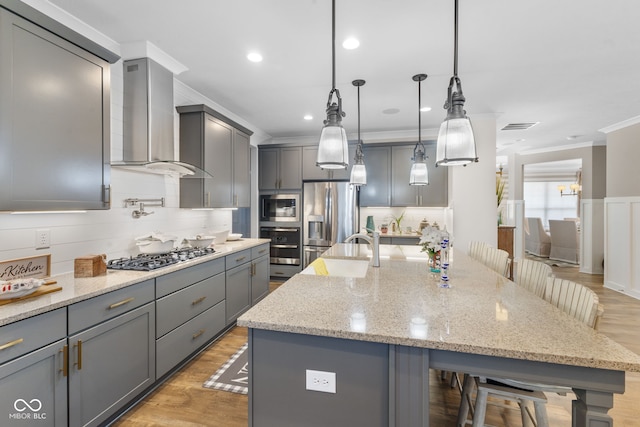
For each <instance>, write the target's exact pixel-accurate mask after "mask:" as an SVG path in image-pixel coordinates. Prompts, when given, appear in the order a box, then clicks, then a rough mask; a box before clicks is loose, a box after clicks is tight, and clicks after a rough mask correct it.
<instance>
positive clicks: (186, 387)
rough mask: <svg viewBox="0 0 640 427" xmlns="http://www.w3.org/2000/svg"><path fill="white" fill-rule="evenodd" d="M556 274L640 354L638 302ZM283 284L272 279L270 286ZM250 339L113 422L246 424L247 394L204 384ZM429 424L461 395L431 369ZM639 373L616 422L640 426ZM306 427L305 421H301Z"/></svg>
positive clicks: (230, 343)
mask: <svg viewBox="0 0 640 427" xmlns="http://www.w3.org/2000/svg"><path fill="white" fill-rule="evenodd" d="M553 270H554V274H555V275H556V276H558V277H562V278H565V279H569V280H573V281H575V282H578V283H582V284H584V285H587V286H589V287H590V288H592V289H593V290H594V291H595V292H596V293H597V294H598V295H599V297H600V302H601V303H602V304H604V309H605V312H604V316H603V318H602V321H601V323H600V328H599V330H600V332H602V333H603V334H605V335H607V336H609V337H611V338H612V339H614V340H615V341H617V342H619V343H620V344H622V345H624V346H625V347H627V348H629V349H630V350H632V351H634V352H636V353H639V354H640V301H639V300H636V299H634V298H631V297H628V296H626V295H623V294H621V293H618V292H615V291H611V290H609V289H605V288H604V287H603V285H602V283H603V276H602V275H590V274H582V273H579V272H578V269H577V268H555V267H554V268H553ZM278 285H279V283H277V282H272V290H273V289H274V288H275V287H277V286H278ZM246 339H247V331H246V329H245V328H239V327H235V328H233V329H232V330H231V331H230V332H228V333H227V334H226V335H225V336H223V337H222V338H221V339H220V340H218V341H216V342H214V343H213V344H212V345H211V346H210V347H209V348H208V349H207V350H205V351H204V352H202V353H201V354H200V355H199V356H198V357H196V358H195V359H194V360H192V361H191V362H190V363H189V364H188V365H186V366H185V367H184V368H183V369H181V370H180V371H178V372H177V373H176V374H175V375H174V376H173V377H171V378H170V379H169V380H168V381H167V382H165V383H164V384H163V385H162V386H161V387H159V388H158V389H157V390H155V391H154V392H153V393H152V394H150V395H149V396H148V397H146V398H145V399H144V400H143V401H141V402H140V403H139V404H138V405H136V406H135V407H134V408H132V409H131V410H130V411H129V412H128V413H126V414H125V415H124V416H122V417H121V418H120V419H119V420H118V421H117V422H116V423H114V424H113V425H114V426H119V427H127V426H133V427H142V426H145V427H147V426H187V427H188V426H216V427H217V426H220V427H246V426H247V424H248V415H247V407H248V398H247V396H244V395H240V394H236V393H230V392H225V391H217V390H210V389H205V388H203V387H202V383H203V382H204V381H205V380H207V379H208V378H209V376H211V375H212V374H213V373H214V372H215V371H216V369H218V367H219V366H220V365H221V364H222V363H224V362H225V361H226V360H227V359H228V358H229V357H230V356H231V355H232V354H233V353H235V351H236V350H237V349H238V348H239V347H240V346H241V345H242V344H244V342H245V341H246ZM430 379H431V381H430V408H431V409H430V410H431V414H430V424H431V425H432V426H437V427H449V426H455V422H456V416H457V413H458V405H459V402H460V394H459V392H458V391H457V389H455V388H451V387H450V386H449V383H448V381H442V380H440V378H439V376H438V375H437V374H436V373H435V372H434V371H432V372H431V377H430ZM547 397H548V399H549V403H548V404H547V411H548V415H549V423H550V424H549V425H550V426H553V427H562V426H567V427H568V426H570V425H571V400H572V399H573V397H572V396H559V395H555V394H548V395H547ZM638 402H640V374H638V373H627V389H626V392H625V394H623V395H615V396H614V407H613V409H612V410H611V411H610V412H609V413H610V415H611V416H612V417H613V419H614V422H615V425H616V427H640V409H638ZM486 422H487V423H488V424H491V425H495V426H505V427H513V426H521V425H522V423H521V421H520V412H519V410H517V407H514V409H513V410H511V409H501V408H497V407H495V406H489V408H488V411H487V418H486ZM301 427H304V426H301Z"/></svg>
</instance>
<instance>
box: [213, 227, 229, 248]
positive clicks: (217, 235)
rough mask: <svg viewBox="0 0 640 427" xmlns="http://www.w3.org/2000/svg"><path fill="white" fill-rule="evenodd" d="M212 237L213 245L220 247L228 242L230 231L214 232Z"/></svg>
mask: <svg viewBox="0 0 640 427" xmlns="http://www.w3.org/2000/svg"><path fill="white" fill-rule="evenodd" d="M211 235H212V236H213V237H214V240H213V243H214V244H216V245H219V244H222V243H224V242H226V241H227V236H229V230H220V231H213V232H212V233H211Z"/></svg>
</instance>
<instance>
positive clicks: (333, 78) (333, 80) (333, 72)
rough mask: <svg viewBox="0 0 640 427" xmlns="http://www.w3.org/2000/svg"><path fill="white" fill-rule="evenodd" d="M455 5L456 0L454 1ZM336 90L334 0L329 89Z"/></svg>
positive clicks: (333, 6) (333, 3)
mask: <svg viewBox="0 0 640 427" xmlns="http://www.w3.org/2000/svg"><path fill="white" fill-rule="evenodd" d="M456 4H457V0H456ZM335 88H336V0H332V1H331V89H332V90H335Z"/></svg>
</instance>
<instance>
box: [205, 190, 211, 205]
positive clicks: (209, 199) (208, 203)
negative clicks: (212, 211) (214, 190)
mask: <svg viewBox="0 0 640 427" xmlns="http://www.w3.org/2000/svg"><path fill="white" fill-rule="evenodd" d="M205 207H207V208H210V207H211V193H210V192H208V191H207V203H206V206H205Z"/></svg>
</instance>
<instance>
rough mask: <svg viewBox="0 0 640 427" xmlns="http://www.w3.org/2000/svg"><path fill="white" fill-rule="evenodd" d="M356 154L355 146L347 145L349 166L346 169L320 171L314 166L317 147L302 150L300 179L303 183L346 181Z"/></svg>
mask: <svg viewBox="0 0 640 427" xmlns="http://www.w3.org/2000/svg"><path fill="white" fill-rule="evenodd" d="M355 154H356V146H355V145H351V144H350V145H349V166H348V167H347V168H346V169H322V168H321V167H319V166H317V165H316V160H317V158H318V146H317V145H311V146H308V147H303V148H302V179H303V180H304V181H326V180H329V181H331V180H348V179H349V178H350V177H351V167H352V166H353V158H354V157H355Z"/></svg>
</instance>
